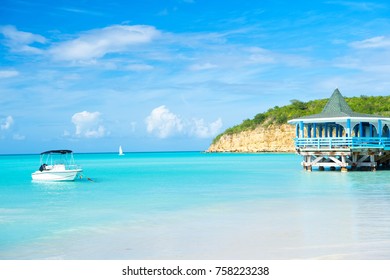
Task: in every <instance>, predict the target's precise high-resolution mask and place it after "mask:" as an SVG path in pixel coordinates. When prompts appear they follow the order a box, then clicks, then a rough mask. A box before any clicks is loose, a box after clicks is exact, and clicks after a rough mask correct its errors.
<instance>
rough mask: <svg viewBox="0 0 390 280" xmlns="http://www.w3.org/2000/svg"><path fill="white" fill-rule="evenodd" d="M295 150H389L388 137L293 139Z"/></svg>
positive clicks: (389, 139)
mask: <svg viewBox="0 0 390 280" xmlns="http://www.w3.org/2000/svg"><path fill="white" fill-rule="evenodd" d="M294 141H295V147H296V148H314V149H343V148H345V149H349V148H372V149H384V150H390V138H388V137H323V138H295V139H294Z"/></svg>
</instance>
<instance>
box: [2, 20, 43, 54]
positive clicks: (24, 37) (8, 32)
mask: <svg viewBox="0 0 390 280" xmlns="http://www.w3.org/2000/svg"><path fill="white" fill-rule="evenodd" d="M0 33H1V34H3V36H4V37H5V39H6V40H5V45H6V46H8V47H9V48H10V49H11V51H13V52H23V53H31V54H40V53H42V50H41V49H39V48H36V47H31V46H30V45H31V44H33V43H41V44H45V43H46V38H45V37H43V36H41V35H38V34H33V33H30V32H24V31H19V30H17V29H16V27H15V26H12V25H6V26H0Z"/></svg>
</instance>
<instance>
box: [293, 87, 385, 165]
mask: <svg viewBox="0 0 390 280" xmlns="http://www.w3.org/2000/svg"><path fill="white" fill-rule="evenodd" d="M289 123H290V124H295V125H296V138H295V139H294V141H295V149H296V152H297V153H298V154H299V155H301V156H302V157H303V160H302V163H301V164H302V166H303V168H304V169H305V170H308V171H312V170H313V167H315V168H318V170H320V171H321V170H325V168H329V169H330V170H335V169H336V168H340V170H341V171H343V172H346V171H348V170H362V169H369V170H371V171H375V170H376V169H377V168H378V167H379V166H387V167H388V166H389V165H390V130H389V126H390V118H388V117H382V116H375V115H368V114H360V113H356V112H353V111H352V109H351V108H350V107H349V105H348V104H347V103H346V101H345V99H344V98H343V97H342V96H341V94H340V92H339V91H338V89H336V90H335V91H334V92H333V94H332V96H331V98H330V99H329V101H328V103H327V104H326V105H325V107H324V110H323V111H322V112H321V113H320V114H316V115H311V116H305V117H301V118H297V119H293V120H290V121H289Z"/></svg>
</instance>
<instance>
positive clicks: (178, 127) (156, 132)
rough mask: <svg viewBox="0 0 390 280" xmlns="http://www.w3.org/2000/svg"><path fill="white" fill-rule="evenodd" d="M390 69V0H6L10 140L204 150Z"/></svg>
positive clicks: (385, 75) (4, 126)
mask: <svg viewBox="0 0 390 280" xmlns="http://www.w3.org/2000/svg"><path fill="white" fill-rule="evenodd" d="M389 73H390V4H389V2H388V1H337V0H336V1H332V0H330V1H329V0H328V1H302V0H297V1H281V0H270V1H267V0H262V1H260V0H259V1H254V0H253V1H251V0H240V1H233V0H213V1H210V0H166V1H164V0H161V1H156V0H143V1H138V0H137V1H136V0H127V1H125V0H117V1H115V0H113V1H101V0H94V1H89V0H77V1H74V0H69V1H62V0H59V1H49V0H34V1H32V0H1V5H0V154H22V153H39V152H42V151H45V150H49V149H71V150H73V151H75V152H79V153H81V152H116V151H117V150H118V147H119V145H122V147H123V149H124V151H125V152H142V151H203V150H206V149H207V148H208V146H209V145H210V143H211V141H212V139H213V138H214V137H215V136H216V135H217V134H219V133H221V132H223V131H224V130H225V129H226V128H229V127H231V126H233V125H236V124H239V123H241V122H242V121H243V120H245V119H248V118H253V117H254V116H255V115H256V114H258V113H261V112H265V111H267V110H268V109H269V108H272V107H274V106H283V105H287V104H289V103H290V100H292V99H298V100H301V101H309V100H313V99H317V98H328V97H329V96H330V95H331V94H332V92H333V91H334V89H335V88H339V90H340V91H341V93H342V94H343V95H344V96H347V97H351V96H360V95H388V94H389V89H390V78H389V77H390V75H389Z"/></svg>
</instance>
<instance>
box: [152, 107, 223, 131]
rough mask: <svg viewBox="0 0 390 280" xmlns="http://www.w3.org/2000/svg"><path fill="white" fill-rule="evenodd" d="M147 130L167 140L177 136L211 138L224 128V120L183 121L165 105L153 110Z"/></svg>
mask: <svg viewBox="0 0 390 280" xmlns="http://www.w3.org/2000/svg"><path fill="white" fill-rule="evenodd" d="M146 125H147V127H146V129H147V131H148V132H149V133H151V134H155V135H156V136H157V137H159V138H167V137H170V136H174V135H177V134H182V135H188V136H195V137H198V138H211V137H213V136H215V135H217V134H218V133H219V131H220V129H221V128H222V120H221V119H220V118H219V119H217V120H216V121H215V122H212V123H209V124H207V123H205V121H204V120H203V119H192V120H191V121H188V120H185V119H181V118H180V117H178V116H177V115H175V114H174V113H172V112H171V111H170V110H169V109H168V108H167V107H166V106H165V105H162V106H160V107H157V108H155V109H153V110H152V112H151V113H150V115H149V116H148V117H147V118H146Z"/></svg>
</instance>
